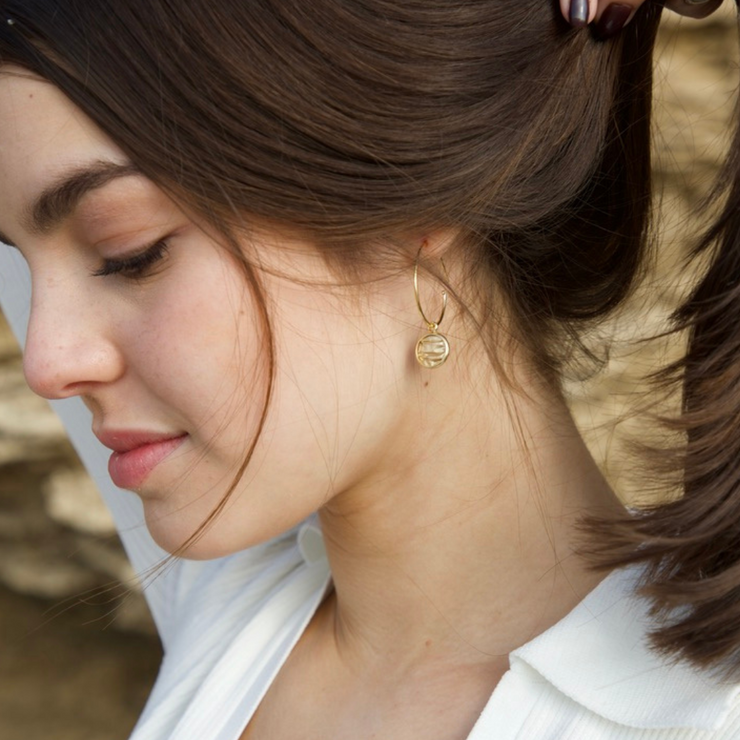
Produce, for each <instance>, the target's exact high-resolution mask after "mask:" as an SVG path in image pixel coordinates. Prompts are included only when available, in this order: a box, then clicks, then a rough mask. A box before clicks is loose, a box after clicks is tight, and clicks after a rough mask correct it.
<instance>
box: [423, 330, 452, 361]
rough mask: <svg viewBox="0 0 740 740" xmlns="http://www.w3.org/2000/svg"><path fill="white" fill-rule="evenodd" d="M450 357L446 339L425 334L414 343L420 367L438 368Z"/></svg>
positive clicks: (438, 335) (434, 334)
mask: <svg viewBox="0 0 740 740" xmlns="http://www.w3.org/2000/svg"><path fill="white" fill-rule="evenodd" d="M449 356H450V343H449V342H448V341H447V337H443V336H442V335H441V334H437V333H436V332H432V333H431V334H425V335H424V336H423V337H422V338H421V339H420V340H419V341H418V342H417V343H416V359H417V361H418V363H419V364H420V365H421V366H422V367H428V368H433V367H439V366H440V365H443V364H444V363H445V360H446V359H447V358H448V357H449Z"/></svg>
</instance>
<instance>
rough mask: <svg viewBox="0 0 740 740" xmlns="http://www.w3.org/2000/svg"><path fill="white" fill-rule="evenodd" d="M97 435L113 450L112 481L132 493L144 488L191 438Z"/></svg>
mask: <svg viewBox="0 0 740 740" xmlns="http://www.w3.org/2000/svg"><path fill="white" fill-rule="evenodd" d="M96 436H97V437H98V439H99V440H100V441H101V442H102V443H103V444H104V445H105V446H106V447H108V448H109V449H111V450H113V454H112V455H111V456H110V460H109V461H108V473H109V474H110V477H111V480H112V481H113V483H115V484H116V485H117V486H118V487H119V488H127V489H129V490H131V489H135V488H136V487H137V486H140V485H141V484H142V483H143V482H144V480H145V478H146V477H147V476H148V475H149V473H151V472H152V470H154V468H155V467H157V465H159V463H160V462H162V460H164V459H165V457H167V456H168V455H169V454H170V453H172V452H174V450H176V449H177V448H178V447H179V446H180V445H181V444H182V443H183V442H184V441H185V438H186V437H187V436H188V435H187V434H180V435H172V434H152V433H151V432H134V431H130V432H126V431H120V432H115V431H106V432H103V431H100V432H96Z"/></svg>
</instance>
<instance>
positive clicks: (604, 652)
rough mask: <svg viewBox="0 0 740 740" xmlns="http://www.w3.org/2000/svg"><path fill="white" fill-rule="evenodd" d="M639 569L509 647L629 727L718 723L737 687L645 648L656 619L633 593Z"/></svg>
mask: <svg viewBox="0 0 740 740" xmlns="http://www.w3.org/2000/svg"><path fill="white" fill-rule="evenodd" d="M640 574H641V570H640V569H639V568H628V569H625V570H620V571H616V572H614V573H612V574H611V575H610V576H608V577H607V578H606V579H605V580H604V581H602V582H601V584H599V586H598V587H597V588H596V589H595V590H594V591H592V592H591V593H590V594H589V595H588V596H587V597H586V598H585V599H584V600H583V601H582V602H581V603H580V604H579V605H578V606H577V607H576V608H575V609H574V610H573V611H572V612H571V613H570V614H568V616H567V617H565V618H564V619H563V620H561V621H560V622H558V623H557V624H556V625H554V626H553V627H551V628H550V629H549V630H547V631H546V632H544V633H542V634H541V635H539V636H538V637H536V638H535V639H534V640H531V641H530V642H528V643H527V644H526V645H524V646H522V647H521V648H518V649H517V650H515V651H514V652H513V653H511V656H510V660H511V664H512V665H514V663H515V662H516V661H518V660H519V661H523V662H524V663H526V664H527V665H529V666H530V667H531V668H533V669H534V670H536V671H537V672H538V673H539V674H540V675H541V676H542V677H543V678H544V679H546V680H547V681H548V682H549V683H551V684H552V685H553V686H555V687H556V688H557V689H558V690H559V691H561V692H562V693H563V694H565V695H566V696H568V697H570V698H571V699H573V700H574V701H576V702H577V703H578V704H580V705H581V706H584V707H586V708H587V709H589V710H591V711H593V712H595V713H596V714H598V715H600V716H602V717H604V718H605V719H608V720H611V721H613V722H617V723H619V724H622V725H626V726H628V727H635V728H645V729H656V728H696V729H701V730H713V729H718V728H719V727H720V726H721V725H722V723H723V722H724V721H725V719H726V718H727V716H728V714H729V712H730V711H731V709H732V706H733V702H734V701H735V700H736V699H737V697H738V693H740V685H738V684H730V683H727V682H724V681H722V680H721V679H720V678H718V677H716V676H714V675H713V674H711V673H709V672H706V671H700V670H698V669H696V668H693V667H692V666H691V665H689V664H688V663H685V662H680V663H679V662H674V661H671V660H669V659H667V658H665V657H663V656H661V655H659V654H657V653H655V652H654V651H651V650H650V649H649V647H648V642H647V635H648V633H649V631H650V630H651V628H652V627H654V626H655V623H654V622H652V621H651V619H650V616H649V614H648V608H649V605H648V604H647V602H646V600H645V599H642V598H639V597H637V596H635V595H634V589H635V587H636V585H637V583H638V581H639V576H640Z"/></svg>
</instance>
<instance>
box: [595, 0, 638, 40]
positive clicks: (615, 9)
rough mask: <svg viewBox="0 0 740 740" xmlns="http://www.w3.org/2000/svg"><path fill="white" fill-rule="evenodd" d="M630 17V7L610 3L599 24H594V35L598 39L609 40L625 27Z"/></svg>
mask: <svg viewBox="0 0 740 740" xmlns="http://www.w3.org/2000/svg"><path fill="white" fill-rule="evenodd" d="M631 15H632V7H631V6H630V5H622V4H621V3H612V4H611V5H609V6H608V7H607V8H606V10H605V11H604V12H603V13H602V14H601V18H599V22H598V23H597V24H596V35H597V36H598V37H599V38H600V39H610V38H611V37H612V36H616V35H617V34H618V33H619V32H620V31H621V30H622V29H623V28H624V27H625V25H626V23H627V21H628V20H629V19H630V16H631Z"/></svg>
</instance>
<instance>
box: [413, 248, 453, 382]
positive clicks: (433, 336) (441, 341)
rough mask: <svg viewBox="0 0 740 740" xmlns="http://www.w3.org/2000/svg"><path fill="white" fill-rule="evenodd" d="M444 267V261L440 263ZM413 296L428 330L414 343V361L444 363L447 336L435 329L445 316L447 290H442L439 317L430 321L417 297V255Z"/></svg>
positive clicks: (431, 365)
mask: <svg viewBox="0 0 740 740" xmlns="http://www.w3.org/2000/svg"><path fill="white" fill-rule="evenodd" d="M442 267H443V268H444V262H443V263H442ZM414 297H415V298H416V307H417V308H418V309H419V313H420V314H421V318H422V319H423V320H424V323H425V324H426V325H427V329H428V330H429V333H428V334H425V335H424V336H423V337H422V338H421V339H420V340H419V341H418V342H417V343H416V361H417V362H418V363H419V364H420V365H421V366H422V367H426V368H430V369H431V368H435V367H439V366H440V365H444V363H445V362H446V360H447V358H448V357H449V356H450V343H449V342H448V341H447V337H445V336H443V335H442V334H440V333H439V332H438V331H437V329H438V328H439V325H440V324H441V323H442V319H444V317H445V311H446V310H447V291H446V290H442V311H441V313H440V314H439V318H438V319H437V320H436V321H430V320H429V319H428V318H427V317H426V314H425V313H424V309H423V308H422V307H421V299H420V298H419V258H418V256H417V258H416V262H415V263H414Z"/></svg>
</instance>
